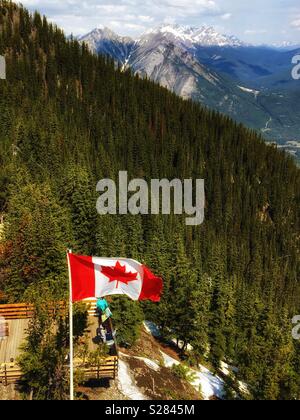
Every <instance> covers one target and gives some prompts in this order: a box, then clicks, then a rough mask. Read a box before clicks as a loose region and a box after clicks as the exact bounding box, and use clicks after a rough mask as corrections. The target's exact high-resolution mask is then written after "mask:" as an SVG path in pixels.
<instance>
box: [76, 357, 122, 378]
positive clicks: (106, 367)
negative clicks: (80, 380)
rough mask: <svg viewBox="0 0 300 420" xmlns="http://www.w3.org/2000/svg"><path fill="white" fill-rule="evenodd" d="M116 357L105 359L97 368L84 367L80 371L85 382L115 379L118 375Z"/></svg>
mask: <svg viewBox="0 0 300 420" xmlns="http://www.w3.org/2000/svg"><path fill="white" fill-rule="evenodd" d="M118 365H119V363H118V356H113V357H107V358H106V359H105V361H103V363H101V364H100V365H99V366H98V367H84V368H82V369H81V370H82V371H83V373H84V377H85V379H86V380H88V379H89V380H90V379H96V380H98V379H103V378H105V379H113V380H114V379H116V376H117V374H118Z"/></svg>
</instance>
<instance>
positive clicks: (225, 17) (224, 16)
mask: <svg viewBox="0 0 300 420" xmlns="http://www.w3.org/2000/svg"><path fill="white" fill-rule="evenodd" d="M231 18H232V13H224V15H222V16H221V19H223V20H229V19H231Z"/></svg>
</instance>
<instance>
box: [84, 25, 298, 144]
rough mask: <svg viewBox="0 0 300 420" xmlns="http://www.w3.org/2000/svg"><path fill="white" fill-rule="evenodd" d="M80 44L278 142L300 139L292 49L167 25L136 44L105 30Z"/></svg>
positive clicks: (209, 29) (214, 31) (145, 34)
mask: <svg viewBox="0 0 300 420" xmlns="http://www.w3.org/2000/svg"><path fill="white" fill-rule="evenodd" d="M79 40H80V41H81V42H85V43H87V45H88V46H89V48H90V49H91V50H92V51H94V52H97V53H100V54H105V55H109V56H111V57H112V58H113V59H114V60H115V61H116V62H118V63H119V64H121V66H122V68H123V69H124V70H125V69H127V68H130V69H131V70H132V71H133V72H134V73H136V74H139V75H140V76H141V77H147V78H149V79H151V80H153V81H155V82H157V83H159V84H161V85H162V86H164V87H166V88H168V89H169V90H171V91H173V92H175V93H176V94H178V95H180V96H182V97H183V98H185V99H193V100H195V101H199V102H201V103H202V104H204V105H205V106H208V107H210V108H212V109H215V110H217V111H220V112H222V113H224V114H227V115H229V116H230V117H232V118H233V119H235V120H237V121H238V122H242V123H244V124H245V125H247V126H249V127H251V128H254V129H257V130H259V131H261V132H262V134H263V135H264V136H265V137H267V138H269V139H271V140H272V141H274V140H277V141H278V142H279V143H280V144H281V145H282V144H284V143H286V142H288V141H295V140H297V141H299V139H300V129H299V127H300V109H299V100H298V98H299V94H300V84H299V83H297V84H296V82H295V81H294V80H293V79H292V77H291V60H292V56H293V54H294V53H295V52H293V51H287V50H288V48H289V47H288V46H287V45H285V47H283V46H282V47H281V48H278V47H277V48H275V47H274V46H273V47H271V46H254V45H248V44H246V43H243V42H242V41H240V40H239V39H237V38H236V37H234V36H228V35H222V34H220V33H218V32H217V31H216V30H215V29H214V28H212V27H207V26H202V27H198V28H197V27H191V26H182V25H166V24H165V25H160V26H159V27H157V28H154V29H152V30H149V31H147V32H145V33H144V34H143V35H141V36H140V37H139V38H138V39H135V40H134V39H131V38H128V37H121V36H119V35H117V34H116V33H114V32H113V31H111V30H110V29H108V28H104V27H103V28H98V29H95V30H93V31H92V32H90V33H89V34H87V35H86V36H83V37H80V38H79ZM297 92H298V93H297ZM297 110H298V111H297ZM298 152H299V150H298Z"/></svg>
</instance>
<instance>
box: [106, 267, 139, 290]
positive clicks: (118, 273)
mask: <svg viewBox="0 0 300 420" xmlns="http://www.w3.org/2000/svg"><path fill="white" fill-rule="evenodd" d="M101 272H102V273H103V274H104V275H105V276H106V277H108V278H109V282H110V283H112V282H113V281H116V282H117V288H118V287H119V283H124V284H127V285H128V283H130V282H132V281H136V280H138V279H137V275H138V273H131V272H129V273H126V266H125V265H124V266H122V265H121V264H120V263H119V261H117V263H116V265H115V266H114V267H105V266H101Z"/></svg>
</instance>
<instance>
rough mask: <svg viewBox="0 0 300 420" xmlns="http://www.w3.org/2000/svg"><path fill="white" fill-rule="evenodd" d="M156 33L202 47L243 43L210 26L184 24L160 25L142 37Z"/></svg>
mask: <svg viewBox="0 0 300 420" xmlns="http://www.w3.org/2000/svg"><path fill="white" fill-rule="evenodd" d="M156 34H163V35H165V36H171V37H173V38H174V39H175V40H177V41H180V42H182V43H186V44H187V45H198V46H203V47H211V46H215V47H242V46H244V45H246V44H244V43H243V42H242V41H240V40H239V39H238V38H236V37H235V36H228V35H223V34H220V33H219V32H217V31H216V30H215V29H214V28H213V27H211V26H201V27H200V28H197V27H193V26H184V25H161V26H159V27H158V28H155V29H152V30H150V31H148V32H146V33H145V34H144V35H143V36H142V39H145V38H147V37H149V36H150V37H151V36H153V35H156Z"/></svg>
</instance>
